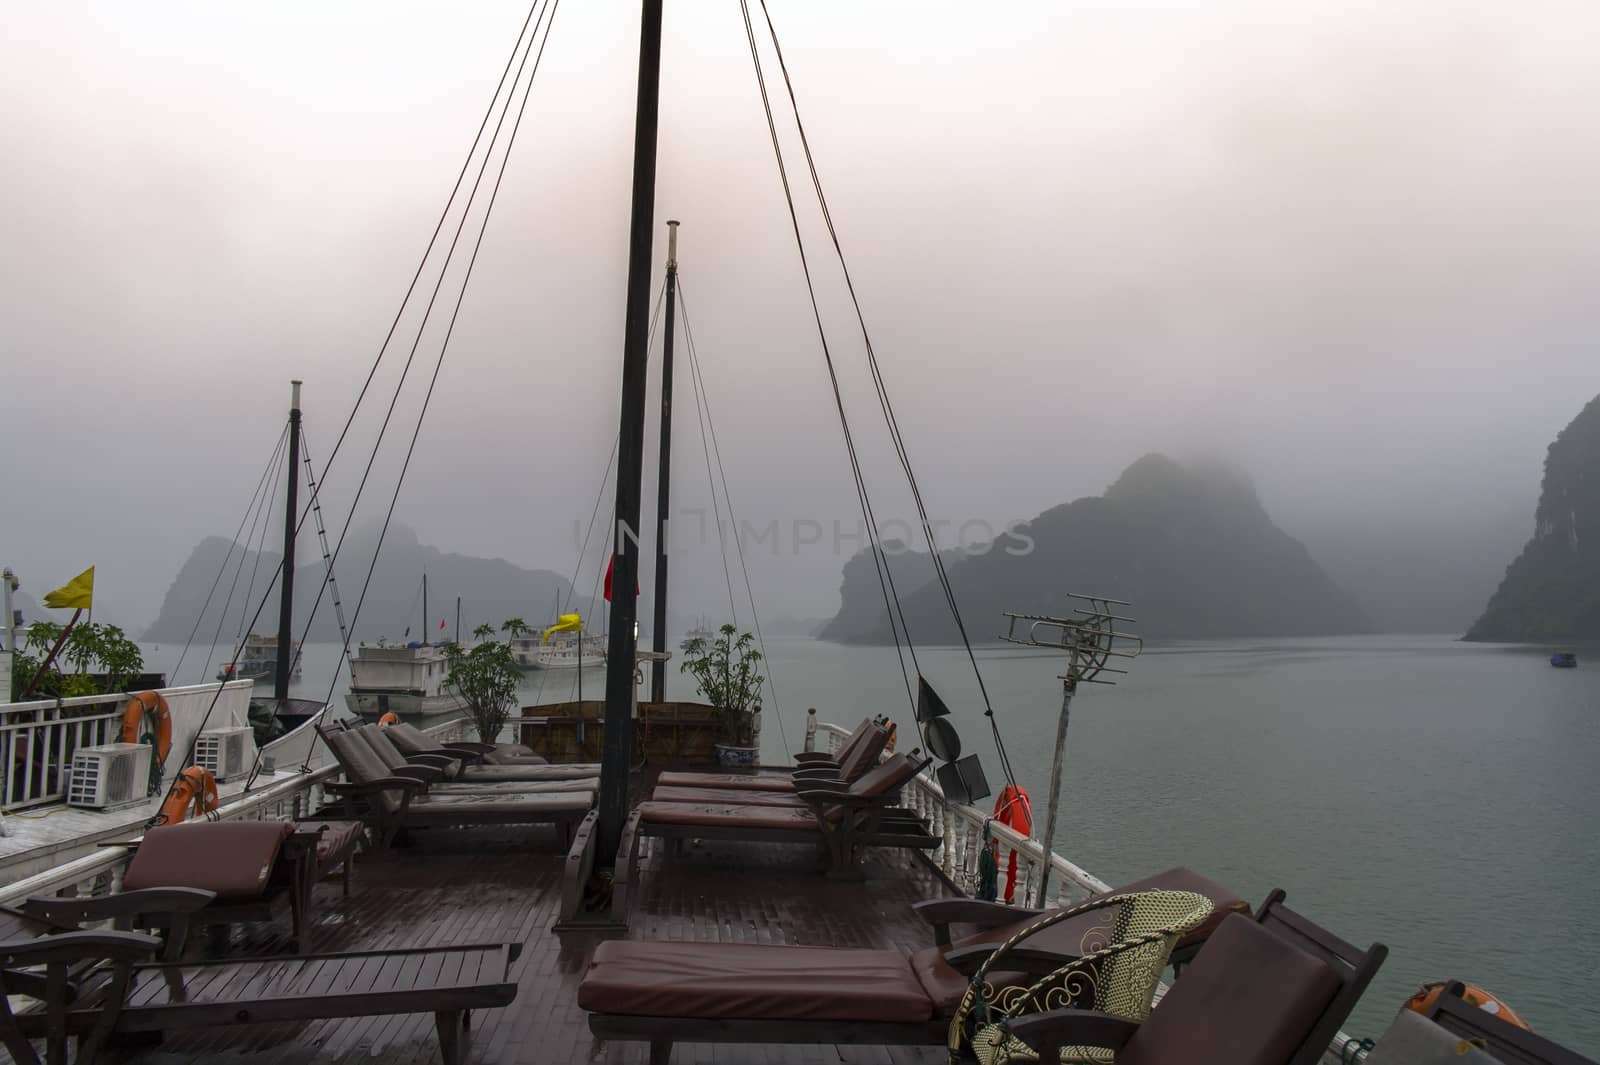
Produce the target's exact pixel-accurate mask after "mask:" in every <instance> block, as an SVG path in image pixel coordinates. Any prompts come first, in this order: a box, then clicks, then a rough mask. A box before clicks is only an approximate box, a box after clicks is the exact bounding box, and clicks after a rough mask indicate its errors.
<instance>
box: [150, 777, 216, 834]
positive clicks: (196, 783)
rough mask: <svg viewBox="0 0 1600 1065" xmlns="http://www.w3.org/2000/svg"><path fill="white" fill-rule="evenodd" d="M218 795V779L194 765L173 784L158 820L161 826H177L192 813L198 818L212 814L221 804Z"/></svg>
mask: <svg viewBox="0 0 1600 1065" xmlns="http://www.w3.org/2000/svg"><path fill="white" fill-rule="evenodd" d="M221 801H222V799H221V796H219V795H218V794H217V778H216V777H214V776H212V775H211V770H209V769H207V768H205V767H204V766H198V765H192V766H190V767H189V768H188V769H185V770H184V771H183V772H181V773H179V774H178V779H177V780H175V781H173V782H172V791H171V792H169V793H168V794H167V801H166V802H164V803H162V804H161V814H160V816H158V817H157V818H156V823H157V824H160V825H175V824H178V823H179V822H180V821H182V820H184V819H185V818H187V817H188V816H189V814H190V812H191V811H193V813H194V814H195V816H196V817H204V816H205V815H206V814H209V813H212V812H213V811H215V810H216V808H217V807H218V805H220V804H221Z"/></svg>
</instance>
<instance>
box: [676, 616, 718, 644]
mask: <svg viewBox="0 0 1600 1065" xmlns="http://www.w3.org/2000/svg"><path fill="white" fill-rule="evenodd" d="M715 636H716V633H714V632H712V631H711V630H710V629H708V628H706V623H705V619H704V618H702V619H701V620H700V624H698V625H696V626H695V627H694V628H692V629H690V630H689V634H688V635H687V636H685V637H684V638H683V640H682V641H681V642H680V643H679V644H678V649H679V650H682V651H687V650H688V649H689V648H690V646H692V645H693V644H694V642H695V641H696V640H706V641H708V642H709V641H710V640H711V639H712V638H713V637H715Z"/></svg>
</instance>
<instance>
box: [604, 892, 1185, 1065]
mask: <svg viewBox="0 0 1600 1065" xmlns="http://www.w3.org/2000/svg"><path fill="white" fill-rule="evenodd" d="M940 901H954V902H963V901H966V900H940ZM1213 912H1214V911H1213V907H1212V904H1211V902H1210V900H1209V899H1207V898H1205V897H1204V896H1203V895H1199V894H1196V893H1193V892H1170V891H1152V892H1141V893H1133V894H1111V895H1106V896H1104V897H1102V898H1099V899H1095V900H1092V901H1089V902H1086V903H1082V904H1080V905H1078V906H1074V907H1070V908H1066V909H1061V910H1056V911H1053V912H1051V913H1050V914H1047V915H1045V916H1043V917H1033V918H1031V919H1029V920H1028V921H1026V922H1024V926H1025V927H1024V928H1023V929H1022V930H1020V931H1019V932H1018V933H1017V934H1015V935H1013V936H1012V937H1010V938H1009V939H1008V940H1007V941H1006V943H1005V944H1004V946H1003V947H1001V948H998V953H999V954H1000V955H1001V956H1003V957H1006V958H1007V959H1009V960H1008V961H1007V962H1006V964H1005V966H1004V968H1007V969H1010V968H1012V967H1013V966H1020V967H1022V969H1023V970H1024V975H1021V976H1018V977H1016V978H1017V979H1020V980H1021V981H1022V986H1026V985H1027V984H1028V983H1031V982H1032V978H1033V977H1035V976H1037V975H1042V974H1043V973H1048V972H1052V971H1055V970H1057V969H1059V968H1060V967H1061V966H1063V965H1066V964H1068V963H1070V962H1073V961H1074V960H1076V958H1077V954H1076V952H1072V953H1068V954H1065V955H1062V954H1057V953H1053V952H1050V951H1046V950H1042V949H1035V948H1033V947H1031V945H1030V944H1029V941H1030V937H1031V936H1032V935H1034V934H1036V933H1038V932H1039V931H1042V929H1043V928H1045V927H1053V926H1068V927H1070V928H1073V929H1076V932H1075V933H1074V934H1073V939H1075V940H1076V939H1077V938H1080V937H1083V936H1086V935H1090V934H1093V933H1094V932H1095V930H1096V929H1098V930H1099V931H1100V934H1109V935H1111V936H1112V937H1113V940H1114V941H1115V942H1117V943H1119V945H1120V944H1121V943H1122V942H1123V941H1124V940H1133V939H1137V940H1138V942H1137V943H1130V944H1129V945H1128V951H1129V954H1128V958H1129V960H1130V961H1134V960H1136V961H1137V962H1138V964H1127V965H1123V966H1121V967H1120V968H1116V969H1113V968H1110V967H1107V968H1106V969H1105V970H1104V978H1103V979H1102V980H1101V982H1100V987H1101V988H1102V990H1103V996H1102V998H1101V999H1097V1001H1102V1002H1103V1004H1106V1005H1111V1004H1117V1005H1119V1006H1121V1007H1123V1008H1126V1009H1128V1010H1130V1011H1131V1012H1132V1013H1133V1014H1134V1015H1136V1016H1142V1015H1143V1014H1144V1013H1145V1012H1147V1011H1148V1010H1149V1008H1150V1002H1149V1000H1150V998H1151V997H1152V996H1153V995H1154V993H1155V990H1156V982H1157V979H1158V978H1159V975H1160V973H1161V970H1162V968H1163V967H1164V965H1165V960H1166V954H1167V953H1168V952H1169V951H1170V950H1171V949H1172V947H1173V945H1174V944H1176V942H1177V941H1178V940H1179V939H1180V938H1181V937H1182V936H1184V935H1186V934H1188V933H1190V932H1192V931H1194V930H1197V929H1199V928H1200V927H1201V926H1203V925H1205V924H1207V923H1208V922H1209V920H1210V915H1211V914H1212V913H1213ZM1136 948H1137V949H1136ZM996 953H997V948H996V946H995V945H994V944H991V945H990V946H989V948H988V950H986V951H985V952H984V954H983V955H982V957H983V958H984V959H988V958H990V957H991V956H992V955H995V954H996ZM980 964H981V963H980ZM952 971H953V970H952ZM968 972H969V974H971V973H975V972H976V970H975V968H970V967H969V969H968ZM1014 975H1015V974H1001V973H999V972H998V971H994V970H991V976H993V977H994V978H995V980H994V982H992V983H991V984H990V985H989V987H988V989H987V992H986V997H988V996H995V995H1003V994H1006V993H1008V992H1009V991H1010V990H1011V989H1013V988H1014V987H1015V986H1016V985H1014V984H1006V983H1002V982H1001V980H1002V978H1003V977H1011V976H1014ZM954 983H955V988H954V993H953V994H951V993H950V988H949V986H948V984H947V983H945V982H940V983H936V984H932V985H930V984H928V983H926V982H924V979H923V976H922V974H921V973H919V972H918V971H917V969H916V967H915V966H914V964H913V959H911V958H907V957H905V956H904V955H902V954H900V953H899V952H898V951H893V950H849V949H838V948H831V947H795V946H786V945H767V944H745V943H667V942H659V941H655V942H651V941H646V942H637V941H636V942H627V941H611V942H607V943H603V944H601V945H600V946H599V947H597V948H596V950H595V955H594V961H593V963H592V964H591V965H590V968H589V971H588V973H587V974H586V975H585V976H584V979H583V982H582V984H581V985H580V986H579V988H578V1004H579V1006H581V1007H583V1008H584V1009H586V1010H589V1011H590V1016H589V1027H590V1030H591V1031H593V1032H594V1034H595V1035H597V1036H600V1037H602V1038H607V1039H618V1040H643V1041H648V1042H649V1043H650V1061H651V1065H666V1063H667V1061H668V1060H669V1059H670V1057H671V1053H672V1044H673V1043H674V1042H730V1043H837V1044H844V1043H854V1044H880V1045H887V1046H938V1045H941V1044H943V1043H945V1041H946V1039H947V1032H948V1030H949V1026H950V1023H951V1020H952V1018H953V1017H954V1016H955V1013H956V1011H957V1009H958V1008H959V1007H960V1005H961V1003H962V1002H963V1000H964V996H965V994H966V992H967V990H968V986H969V985H968V983H967V980H966V979H964V978H957V979H956V981H955V982H954Z"/></svg>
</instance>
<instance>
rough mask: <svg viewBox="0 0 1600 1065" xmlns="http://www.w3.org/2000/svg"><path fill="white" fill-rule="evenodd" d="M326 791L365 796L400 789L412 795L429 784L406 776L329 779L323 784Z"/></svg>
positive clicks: (424, 789) (425, 788)
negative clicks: (372, 778) (374, 778)
mask: <svg viewBox="0 0 1600 1065" xmlns="http://www.w3.org/2000/svg"><path fill="white" fill-rule="evenodd" d="M322 788H323V790H324V791H328V792H331V793H333V794H334V795H351V796H356V797H360V796H364V795H376V794H377V793H378V792H380V791H388V790H390V789H398V790H400V791H404V792H405V793H406V794H408V795H411V794H415V793H417V792H421V791H426V790H427V785H426V784H424V783H423V782H422V781H420V780H410V779H408V778H406V777H378V778H377V779H376V780H364V781H356V780H329V781H324V782H323V784H322Z"/></svg>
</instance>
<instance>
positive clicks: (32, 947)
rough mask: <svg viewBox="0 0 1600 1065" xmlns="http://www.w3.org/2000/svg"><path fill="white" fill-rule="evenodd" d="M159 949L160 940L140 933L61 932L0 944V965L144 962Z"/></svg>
mask: <svg viewBox="0 0 1600 1065" xmlns="http://www.w3.org/2000/svg"><path fill="white" fill-rule="evenodd" d="M160 949H161V940H159V939H157V938H156V937H155V936H147V935H145V934H143V933H142V932H62V933H61V934H60V935H54V936H40V937H39V938H37V939H23V940H15V941H13V942H10V943H0V968H5V969H11V968H19V967H21V966H25V965H50V964H52V963H55V962H67V963H69V964H73V963H77V962H80V961H85V960H88V959H90V958H94V959H103V960H105V961H128V962H136V961H146V960H148V959H150V958H153V957H154V956H155V954H156V951H158V950H160Z"/></svg>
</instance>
